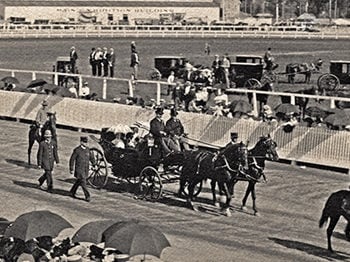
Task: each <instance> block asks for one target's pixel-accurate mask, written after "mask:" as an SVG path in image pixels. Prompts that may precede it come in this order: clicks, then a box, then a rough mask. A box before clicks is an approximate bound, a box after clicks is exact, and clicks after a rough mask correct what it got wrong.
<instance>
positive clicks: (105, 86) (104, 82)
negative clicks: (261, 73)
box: [0, 68, 350, 116]
mask: <svg viewBox="0 0 350 262" xmlns="http://www.w3.org/2000/svg"><path fill="white" fill-rule="evenodd" d="M0 72H8V73H9V75H11V76H13V77H15V76H16V75H18V74H28V75H30V76H31V79H32V80H35V79H36V77H37V75H39V74H40V75H49V76H52V77H53V80H54V81H53V82H54V83H55V84H58V76H59V75H62V76H65V75H69V76H75V77H77V78H78V79H79V83H80V84H79V86H82V83H83V81H86V80H87V79H97V80H98V81H100V82H101V85H100V86H101V94H102V99H107V94H108V82H109V81H113V82H115V81H117V82H124V83H127V84H128V95H129V96H131V97H133V96H134V88H135V81H134V80H131V79H123V78H110V77H102V78H101V77H93V76H91V75H79V74H65V73H58V72H48V71H32V70H18V69H4V68H0ZM107 80H108V81H107ZM137 83H138V84H141V83H142V84H146V85H148V86H150V87H149V88H155V89H156V97H155V100H156V103H157V104H160V101H161V98H162V92H161V87H162V86H168V83H167V82H161V81H150V80H137ZM228 91H230V92H235V93H241V94H247V93H252V97H253V98H252V104H253V114H254V115H255V116H257V115H258V103H257V97H256V96H257V94H267V95H269V96H278V97H281V96H283V97H290V103H291V104H295V98H296V97H304V98H311V99H317V100H327V101H329V107H330V108H335V102H336V101H343V102H349V103H350V98H345V97H332V96H318V95H306V94H295V93H286V92H270V91H257V90H247V89H243V88H234V89H229V90H228ZM78 93H79V90H78Z"/></svg>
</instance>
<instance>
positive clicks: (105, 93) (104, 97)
mask: <svg viewBox="0 0 350 262" xmlns="http://www.w3.org/2000/svg"><path fill="white" fill-rule="evenodd" d="M102 99H107V79H106V78H104V79H103V85H102Z"/></svg>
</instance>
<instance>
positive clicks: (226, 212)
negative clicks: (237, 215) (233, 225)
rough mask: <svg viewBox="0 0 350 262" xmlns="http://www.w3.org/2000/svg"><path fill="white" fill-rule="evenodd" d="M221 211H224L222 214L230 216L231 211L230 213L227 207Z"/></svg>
mask: <svg viewBox="0 0 350 262" xmlns="http://www.w3.org/2000/svg"><path fill="white" fill-rule="evenodd" d="M223 213H224V215H225V216H227V217H231V216H232V213H231V211H230V209H229V208H226V209H224V210H223Z"/></svg>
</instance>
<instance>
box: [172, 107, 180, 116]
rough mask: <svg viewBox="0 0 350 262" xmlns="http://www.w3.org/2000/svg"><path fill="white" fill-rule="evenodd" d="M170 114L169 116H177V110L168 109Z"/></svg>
mask: <svg viewBox="0 0 350 262" xmlns="http://www.w3.org/2000/svg"><path fill="white" fill-rule="evenodd" d="M170 115H171V116H177V115H178V112H177V111H176V108H172V109H170Z"/></svg>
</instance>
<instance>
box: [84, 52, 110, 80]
mask: <svg viewBox="0 0 350 262" xmlns="http://www.w3.org/2000/svg"><path fill="white" fill-rule="evenodd" d="M115 61H116V58H115V53H114V49H113V48H110V49H109V51H108V49H107V47H104V48H103V49H102V48H100V47H97V48H95V47H93V48H92V49H91V53H90V55H89V63H90V65H91V70H92V75H93V76H105V77H107V76H109V77H114V65H115ZM102 71H103V74H102Z"/></svg>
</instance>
